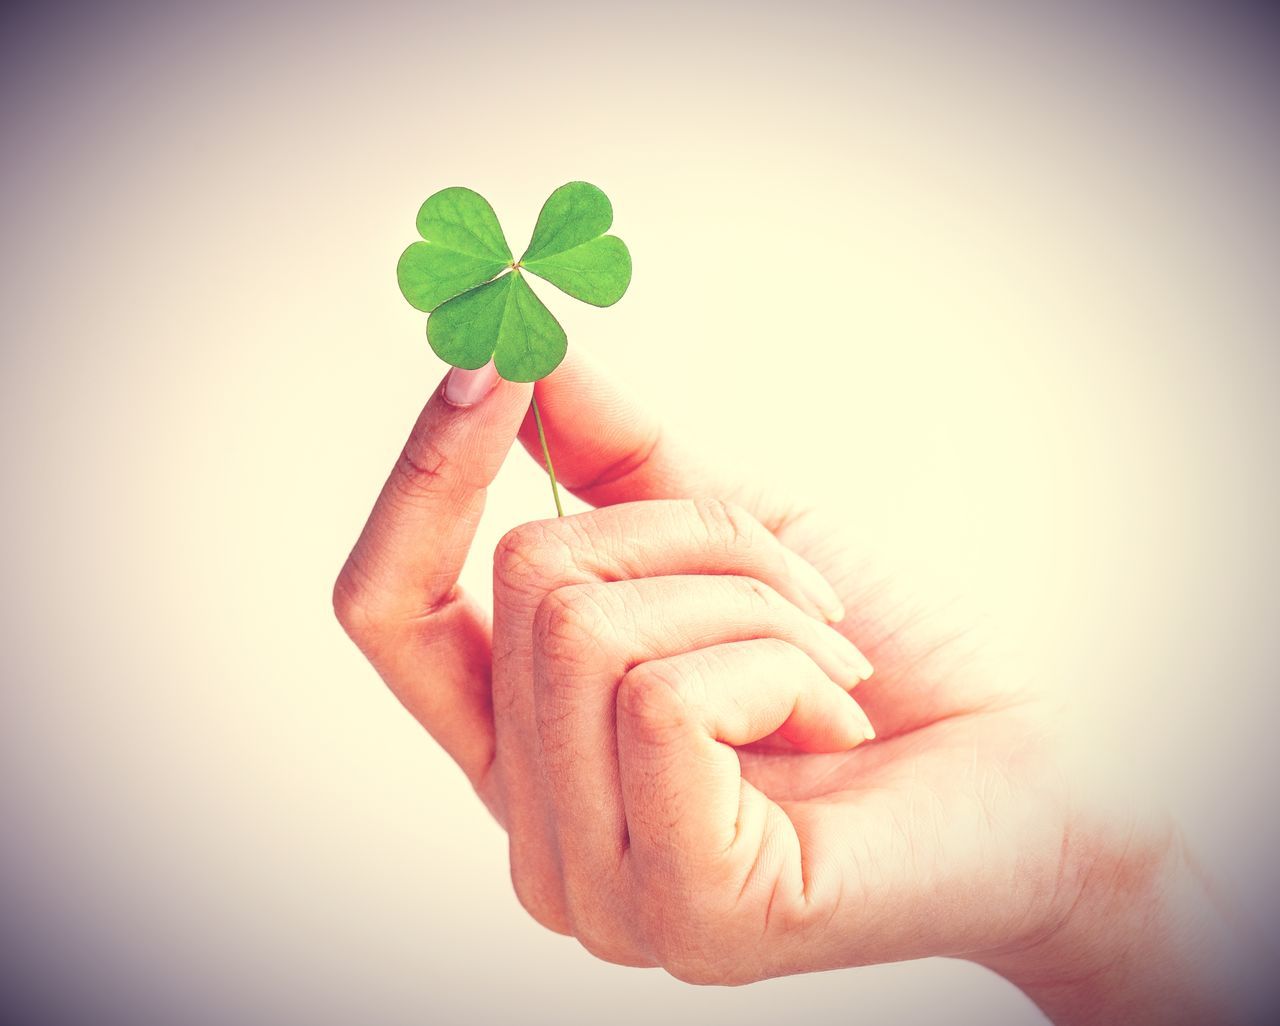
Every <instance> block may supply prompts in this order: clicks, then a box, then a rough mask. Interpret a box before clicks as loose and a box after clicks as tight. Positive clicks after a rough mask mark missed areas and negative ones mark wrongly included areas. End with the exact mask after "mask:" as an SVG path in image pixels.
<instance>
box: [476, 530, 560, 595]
mask: <svg viewBox="0 0 1280 1026" xmlns="http://www.w3.org/2000/svg"><path fill="white" fill-rule="evenodd" d="M568 566H570V561H569V553H568V549H567V547H566V546H565V544H564V543H563V542H562V541H561V540H560V539H559V537H558V536H557V535H556V532H555V531H554V530H553V529H552V527H551V526H550V525H549V524H547V523H546V522H544V521H539V520H534V521H532V522H530V523H527V524H520V525H518V526H516V527H513V528H511V530H509V531H508V532H507V533H506V534H504V535H503V536H502V537H501V538H500V539H499V540H498V544H497V547H496V548H495V549H494V551H493V574H494V581H495V583H496V584H498V585H500V586H502V587H505V588H508V589H510V590H513V591H523V592H540V591H546V590H548V589H549V588H551V587H553V586H554V585H555V584H556V583H557V582H558V581H559V580H560V579H562V578H563V577H564V574H565V571H566V568H567V567H568Z"/></svg>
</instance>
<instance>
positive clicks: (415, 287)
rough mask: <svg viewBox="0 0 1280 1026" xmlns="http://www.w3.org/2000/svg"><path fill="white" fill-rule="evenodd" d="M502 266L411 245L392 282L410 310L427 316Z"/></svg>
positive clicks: (433, 247)
mask: <svg viewBox="0 0 1280 1026" xmlns="http://www.w3.org/2000/svg"><path fill="white" fill-rule="evenodd" d="M506 266H507V265H506V264H505V263H502V262H500V261H497V260H490V259H487V258H482V257H474V256H469V255H468V254H466V253H458V252H456V251H455V250H451V249H444V248H443V247H441V246H436V245H433V244H431V243H430V242H413V243H410V244H409V248H408V249H406V250H405V251H404V252H403V253H401V254H400V262H399V263H398V264H396V281H397V282H399V283H400V291H401V292H402V293H404V298H405V299H407V300H408V301H409V305H410V306H412V307H414V308H415V309H418V310H421V311H423V313H430V312H431V311H432V310H435V309H436V308H437V307H438V306H439V305H440V304H441V303H443V302H444V301H445V300H447V299H452V298H453V297H454V296H457V295H459V294H461V293H463V292H466V291H467V290H468V289H473V288H475V287H476V286H477V285H479V284H480V283H481V282H486V281H488V280H489V279H490V278H492V277H493V276H494V275H495V274H497V273H498V272H499V271H501V270H502V269H503V268H504V267H506Z"/></svg>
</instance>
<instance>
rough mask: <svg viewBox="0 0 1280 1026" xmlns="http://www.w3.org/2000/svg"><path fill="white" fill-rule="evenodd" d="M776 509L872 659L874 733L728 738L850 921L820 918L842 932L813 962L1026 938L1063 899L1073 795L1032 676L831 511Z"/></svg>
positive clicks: (787, 539) (980, 948)
mask: <svg viewBox="0 0 1280 1026" xmlns="http://www.w3.org/2000/svg"><path fill="white" fill-rule="evenodd" d="M757 502H758V500H757ZM764 519H766V522H768V519H769V518H767V517H766V518H764ZM773 520H774V530H775V534H776V535H777V536H778V538H779V539H780V540H781V541H782V542H783V543H784V544H785V545H787V546H788V547H789V548H791V549H793V550H794V551H796V552H798V553H799V554H800V555H802V556H804V557H805V558H806V559H807V560H809V561H810V562H812V563H813V564H814V565H815V566H817V567H818V569H819V570H821V571H822V572H823V574H824V576H826V577H827V579H828V580H831V581H832V583H833V584H835V586H836V588H837V591H838V592H840V593H841V597H842V598H843V599H844V600H845V604H846V607H847V608H848V609H849V610H851V611H852V612H851V614H850V616H849V617H848V618H847V620H846V621H845V623H844V624H842V625H841V626H840V629H841V630H842V632H844V633H847V634H848V636H849V637H851V638H853V639H855V640H856V641H857V642H858V644H859V645H860V646H861V647H863V649H864V650H866V651H868V652H869V653H870V654H871V657H872V661H873V663H875V665H876V673H875V676H873V677H872V679H871V680H869V681H867V682H865V683H863V684H861V685H859V687H858V688H857V689H856V690H855V692H854V694H855V697H857V699H858V701H859V702H860V704H862V706H863V707H864V709H866V711H867V713H868V715H869V717H870V718H871V721H872V723H873V724H874V725H875V726H876V728H877V732H878V740H877V741H876V742H875V743H873V744H870V745H867V746H863V747H859V748H856V749H854V750H852V751H849V752H841V753H834V754H812V753H806V752H800V751H797V750H796V749H795V748H794V747H793V746H791V745H790V744H789V743H788V742H787V741H786V740H784V739H782V738H780V737H779V736H778V735H776V734H775V735H773V736H771V737H769V738H766V739H764V740H762V741H759V742H756V743H754V744H751V745H747V746H743V747H741V748H739V749H738V756H739V761H740V764H741V768H742V775H743V778H744V779H745V780H746V781H747V782H748V783H749V784H751V785H752V786H754V787H755V788H757V789H758V790H760V791H761V792H762V793H763V794H765V795H766V796H767V797H769V798H770V799H772V800H773V801H774V802H776V803H777V804H778V805H779V806H780V807H781V809H782V810H783V811H784V812H785V813H786V814H787V817H788V818H789V819H790V820H791V822H792V824H793V826H794V827H795V830H796V833H797V836H798V838H799V840H800V850H801V852H802V853H803V855H802V858H803V859H804V861H805V862H807V863H808V867H806V869H805V870H804V871H805V872H806V873H808V874H810V875H811V876H814V877H815V878H816V876H817V875H818V874H820V873H823V872H824V871H829V875H830V877H831V878H833V879H837V880H838V881H839V884H838V886H835V887H833V888H831V889H829V890H827V891H826V892H825V893H826V894H827V896H828V898H829V900H828V901H827V902H826V907H824V908H823V910H822V912H821V915H822V918H823V919H824V920H825V921H826V922H837V921H842V920H843V921H844V922H846V923H847V924H848V928H847V929H837V930H834V931H827V930H823V931H822V932H823V933H824V934H825V935H827V936H830V935H831V933H832V932H834V933H835V934H837V935H839V936H842V937H846V938H848V939H849V944H848V946H847V947H846V948H844V949H842V950H839V951H831V950H829V948H826V947H825V946H824V947H823V950H822V952H821V955H820V961H819V963H818V964H816V965H815V964H813V961H812V959H811V960H810V963H809V964H810V967H812V968H820V967H821V965H822V964H828V965H830V966H833V967H834V966H837V965H850V964H859V963H869V962H873V961H874V962H878V961H886V960H890V959H905V958H911V957H919V956H922V955H927V954H937V953H940V952H941V953H948V954H976V953H982V952H986V951H990V950H994V949H995V948H997V947H1001V946H1006V945H1008V944H1010V943H1011V939H1012V941H1013V942H1014V943H1027V944H1029V943H1032V942H1033V941H1034V939H1035V937H1036V936H1037V935H1038V934H1039V933H1041V932H1043V931H1045V930H1046V929H1050V928H1051V927H1049V926H1046V925H1045V924H1046V923H1051V922H1052V921H1053V918H1054V914H1055V913H1054V909H1055V908H1056V906H1057V904H1058V903H1060V902H1062V901H1063V900H1064V897H1063V895H1062V894H1061V893H1057V892H1058V891H1059V890H1060V888H1059V886H1058V884H1059V883H1060V882H1061V881H1060V880H1059V879H1058V877H1059V874H1060V871H1061V868H1062V867H1061V858H1060V856H1061V854H1062V852H1063V850H1064V840H1065V833H1064V824H1066V823H1067V822H1068V821H1069V808H1068V807H1067V806H1068V804H1069V800H1068V795H1067V793H1066V788H1065V787H1064V786H1063V784H1062V783H1061V779H1062V777H1061V773H1060V769H1059V767H1058V765H1057V761H1056V760H1057V758H1058V756H1059V754H1060V753H1059V750H1058V746H1056V745H1055V744H1053V743H1052V738H1053V737H1054V733H1053V732H1052V731H1051V730H1050V729H1049V727H1050V725H1051V724H1052V723H1053V717H1054V715H1055V712H1054V710H1053V708H1052V707H1051V706H1050V704H1049V703H1048V702H1046V701H1045V700H1044V699H1043V698H1042V697H1041V696H1039V695H1037V694H1036V693H1035V692H1034V691H1033V690H1032V689H1031V688H1030V686H1029V683H1020V684H1019V686H1017V687H1016V688H1014V689H1010V688H1005V687H1000V686H997V685H996V684H995V683H994V682H995V681H1006V680H1010V679H1015V680H1016V679H1017V678H1016V676H1014V677H1011V671H1010V668H1008V667H1003V668H1002V667H998V666H994V665H991V663H990V662H989V661H988V660H987V659H986V658H985V653H983V650H982V649H981V647H980V646H979V644H978V642H977V640H976V639H975V638H974V637H973V636H971V634H970V633H969V631H968V630H966V627H965V625H963V624H960V623H943V622H941V620H940V619H938V618H934V619H932V620H930V619H924V618H921V617H919V616H917V615H916V614H915V612H914V611H913V610H911V609H908V608H906V607H904V606H903V605H902V604H900V603H898V602H897V601H896V600H895V598H894V597H893V595H892V594H891V591H890V589H888V588H887V587H885V586H883V585H882V584H881V583H880V582H879V581H877V580H875V579H874V577H871V576H869V574H868V571H867V567H866V566H860V565H858V564H857V563H856V561H855V560H856V557H854V556H852V555H851V553H854V552H856V549H855V548H854V547H853V546H851V545H850V544H848V542H847V540H844V539H841V538H840V532H839V531H838V530H836V529H833V526H832V525H831V524H829V523H825V522H823V521H822V519H821V518H820V517H819V516H817V515H815V514H811V513H805V514H803V515H799V516H795V515H788V514H783V515H781V516H779V517H775V518H773ZM980 653H983V657H982V658H980ZM1015 672H1016V671H1015ZM1015 781H1016V782H1017V783H1016V786H1015V785H1014V782H1015ZM1028 870H1030V871H1028ZM996 896H998V898H997V897H996ZM958 912H959V913H962V914H957V913H958ZM943 924H946V929H945V930H944V928H943ZM766 929H767V923H766Z"/></svg>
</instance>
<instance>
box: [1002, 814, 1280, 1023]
mask: <svg viewBox="0 0 1280 1026" xmlns="http://www.w3.org/2000/svg"><path fill="white" fill-rule="evenodd" d="M1068 847H1069V846H1068ZM1083 847H1084V848H1085V850H1083V851H1080V852H1079V853H1078V855H1077V856H1076V857H1075V858H1074V859H1071V860H1068V859H1066V858H1065V857H1064V871H1063V877H1064V879H1065V880H1066V881H1069V882H1070V884H1071V886H1068V887H1066V888H1064V891H1065V894H1064V895H1063V897H1064V898H1066V899H1068V900H1066V901H1065V902H1064V903H1063V906H1060V907H1059V908H1057V909H1056V910H1054V912H1053V913H1052V914H1051V915H1050V917H1049V918H1048V920H1047V922H1046V924H1045V926H1044V927H1043V928H1042V929H1041V930H1040V931H1039V933H1038V934H1037V935H1036V936H1035V937H1033V938H1032V939H1031V940H1030V941H1029V942H1027V943H1024V944H1021V945H1018V946H1017V947H1015V948H1011V949H1008V950H1005V951H1002V952H999V953H996V954H993V955H991V956H989V957H986V958H982V959H979V961H980V962H981V963H982V964H984V965H986V966H987V967H988V968H990V969H992V970H994V971H996V972H998V973H999V974H1000V975H1002V976H1004V977H1005V978H1006V979H1008V980H1009V981H1010V982H1011V983H1013V984H1014V985H1015V986H1017V987H1018V988H1019V989H1021V990H1022V991H1023V992H1024V993H1026V994H1027V996H1028V997H1030V998H1031V1000H1032V1001H1034V1002H1035V1003H1036V1005H1038V1006H1039V1007H1040V1009H1041V1010H1042V1011H1043V1012H1044V1013H1045V1014H1046V1015H1047V1016H1048V1017H1049V1018H1050V1019H1051V1020H1052V1021H1053V1022H1055V1023H1058V1024H1060V1026H1065V1024H1073V1023H1090V1024H1098V1023H1111V1022H1115V1023H1126V1024H1133V1026H1137V1024H1142V1023H1161V1024H1176V1023H1188V1024H1190V1023H1205V1022H1215V1023H1231V1022H1245V1021H1248V1020H1249V1019H1250V1018H1251V1017H1250V1015H1249V1007H1248V1006H1249V1004H1250V1000H1251V999H1256V996H1257V994H1258V990H1257V988H1256V983H1257V982H1258V981H1256V980H1251V978H1250V973H1249V971H1248V969H1247V966H1248V965H1249V963H1250V960H1251V959H1253V958H1254V955H1253V953H1252V951H1251V950H1250V949H1248V948H1247V946H1246V945H1244V944H1242V943H1241V938H1240V936H1239V934H1238V932H1237V931H1236V930H1235V929H1234V928H1233V927H1232V925H1231V924H1229V922H1228V920H1227V917H1226V916H1225V915H1224V914H1223V910H1222V908H1221V906H1220V904H1219V902H1218V900H1217V899H1216V897H1215V896H1214V894H1213V893H1212V890H1211V888H1210V886H1209V884H1208V882H1207V880H1206V879H1205V877H1204V875H1203V873H1202V872H1201V870H1200V869H1199V868H1198V866H1197V865H1196V864H1195V862H1194V860H1193V859H1192V858H1191V857H1190V855H1189V853H1188V852H1187V849H1186V846H1185V844H1184V842H1183V839H1182V836H1181V834H1180V833H1179V832H1178V831H1177V830H1176V829H1175V828H1173V826H1172V825H1165V826H1162V827H1160V828H1158V829H1154V830H1148V831H1146V832H1145V833H1143V832H1139V831H1137V830H1133V831H1131V832H1129V833H1127V834H1126V835H1125V837H1124V838H1123V839H1122V840H1121V841H1120V843H1111V844H1108V843H1106V842H1098V841H1095V842H1094V843H1093V844H1091V845H1085V846H1083Z"/></svg>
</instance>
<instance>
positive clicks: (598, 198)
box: [520, 182, 613, 264]
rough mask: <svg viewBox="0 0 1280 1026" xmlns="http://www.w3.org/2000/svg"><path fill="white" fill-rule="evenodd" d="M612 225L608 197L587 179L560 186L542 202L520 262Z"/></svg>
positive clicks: (576, 242) (591, 236)
mask: <svg viewBox="0 0 1280 1026" xmlns="http://www.w3.org/2000/svg"><path fill="white" fill-rule="evenodd" d="M611 224H613V205H612V204H611V203H610V202H609V197H608V196H606V195H605V194H604V193H603V192H601V191H600V190H599V189H597V188H596V187H595V186H594V185H591V184H589V183H588V182H570V183H569V184H568V185H562V186H560V188H558V189H557V190H556V191H555V192H553V193H552V194H551V195H550V196H548V197H547V202H546V203H544V204H542V211H541V212H540V213H539V214H538V223H537V224H536V225H535V226H534V229H533V238H531V239H530V240H529V248H528V249H526V250H525V251H524V256H522V257H521V258H520V262H521V263H522V264H523V263H526V262H527V261H529V260H541V259H543V258H544V257H549V256H554V255H555V254H557V253H563V252H565V251H566V250H570V249H573V248H574V247H575V246H581V245H582V244H583V243H584V242H590V241H591V240H592V239H595V238H598V237H599V236H601V235H603V234H604V233H605V232H607V231H608V230H609V226H610V225H611Z"/></svg>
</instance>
